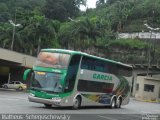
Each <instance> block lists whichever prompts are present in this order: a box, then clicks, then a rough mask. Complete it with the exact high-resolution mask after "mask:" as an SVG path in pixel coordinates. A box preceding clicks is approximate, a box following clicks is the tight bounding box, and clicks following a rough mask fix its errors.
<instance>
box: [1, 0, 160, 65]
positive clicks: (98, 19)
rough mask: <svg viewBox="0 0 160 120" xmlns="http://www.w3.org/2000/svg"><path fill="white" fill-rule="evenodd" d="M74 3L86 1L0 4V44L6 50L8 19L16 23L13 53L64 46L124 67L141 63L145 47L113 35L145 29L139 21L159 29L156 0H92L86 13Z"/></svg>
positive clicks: (9, 36)
mask: <svg viewBox="0 0 160 120" xmlns="http://www.w3.org/2000/svg"><path fill="white" fill-rule="evenodd" d="M80 5H86V0H0V11H1V12H0V46H1V47H3V48H7V49H10V46H11V41H12V34H13V26H12V25H11V24H10V23H9V22H8V20H12V21H13V22H14V23H15V24H17V23H18V24H21V26H19V27H16V30H15V43H14V50H16V51H19V52H23V53H26V54H30V55H37V53H38V52H39V50H40V49H41V48H65V49H74V50H81V51H86V50H87V52H88V51H89V53H91V54H92V53H93V54H94V53H99V54H100V53H101V54H100V55H102V56H107V57H108V58H111V59H115V60H119V61H122V62H123V61H124V62H126V63H128V62H129V61H132V62H135V63H136V62H138V60H140V61H142V62H146V61H145V60H146V57H147V55H148V53H147V52H148V51H149V47H148V44H147V43H145V42H143V41H141V40H138V39H134V40H133V39H118V40H117V39H116V37H117V33H119V32H141V31H142V30H143V31H148V30H147V28H146V27H145V26H144V25H143V24H144V21H145V22H147V23H148V24H149V25H150V26H152V27H160V17H159V16H160V1H159V0H152V1H151V0H98V1H97V8H96V9H87V10H86V12H84V11H83V12H82V11H80V9H79V7H80ZM151 47H152V48H153V46H151ZM158 48H159V46H158V44H157V45H156V47H155V50H154V51H153V50H152V51H151V52H155V53H154V54H155V56H157V59H158V60H159V59H160V57H158V56H159V53H160V52H159V51H160V50H159V49H158ZM97 51H98V52H97ZM119 52H120V53H119ZM134 58H137V59H136V60H135V59H134Z"/></svg>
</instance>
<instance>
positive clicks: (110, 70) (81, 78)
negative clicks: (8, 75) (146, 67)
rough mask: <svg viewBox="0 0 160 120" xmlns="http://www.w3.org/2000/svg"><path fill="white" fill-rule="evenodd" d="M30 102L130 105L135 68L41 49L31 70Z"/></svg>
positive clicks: (26, 74) (74, 105) (26, 76)
mask: <svg viewBox="0 0 160 120" xmlns="http://www.w3.org/2000/svg"><path fill="white" fill-rule="evenodd" d="M23 79H24V80H30V87H29V91H30V94H29V96H28V99H29V101H30V102H36V103H42V104H44V105H45V106H46V107H65V106H70V107H72V108H73V109H78V108H80V107H82V106H109V107H110V108H120V107H121V105H126V104H128V103H129V98H130V91H131V85H132V66H130V65H127V64H123V63H121V62H116V61H113V60H109V59H105V58H101V57H97V56H93V55H89V54H87V53H84V52H80V51H72V50H65V49H42V50H41V51H40V53H39V54H38V57H37V60H36V62H35V64H34V66H33V68H32V69H27V70H25V71H24V75H23Z"/></svg>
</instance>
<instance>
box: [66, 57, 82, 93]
mask: <svg viewBox="0 0 160 120" xmlns="http://www.w3.org/2000/svg"><path fill="white" fill-rule="evenodd" d="M80 58H81V56H80V55H73V56H72V58H71V61H70V63H69V67H68V72H67V76H66V86H65V92H70V91H72V90H73V88H74V84H75V81H76V75H77V72H78V67H79V63H80Z"/></svg>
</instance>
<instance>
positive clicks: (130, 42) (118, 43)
mask: <svg viewBox="0 0 160 120" xmlns="http://www.w3.org/2000/svg"><path fill="white" fill-rule="evenodd" d="M107 46H115V47H121V48H126V49H127V48H128V49H135V50H138V49H139V50H142V49H146V48H148V47H149V46H148V44H147V43H145V42H144V41H142V40H138V39H117V40H113V41H111V42H110V43H109V44H108V45H107Z"/></svg>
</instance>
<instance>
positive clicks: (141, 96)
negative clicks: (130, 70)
mask: <svg viewBox="0 0 160 120" xmlns="http://www.w3.org/2000/svg"><path fill="white" fill-rule="evenodd" d="M135 98H136V99H138V100H144V101H149V102H160V79H159V78H155V77H148V76H137V83H136V92H135Z"/></svg>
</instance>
